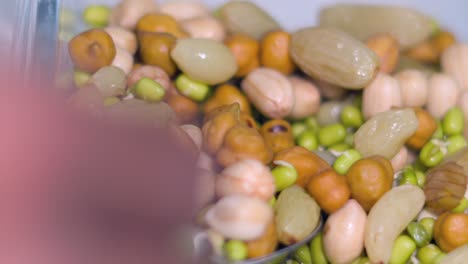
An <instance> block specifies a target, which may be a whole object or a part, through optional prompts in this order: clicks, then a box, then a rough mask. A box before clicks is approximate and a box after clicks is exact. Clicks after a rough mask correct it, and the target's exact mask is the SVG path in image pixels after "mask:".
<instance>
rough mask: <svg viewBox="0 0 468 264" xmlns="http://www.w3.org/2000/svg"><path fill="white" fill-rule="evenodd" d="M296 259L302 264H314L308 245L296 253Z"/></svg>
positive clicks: (301, 247)
mask: <svg viewBox="0 0 468 264" xmlns="http://www.w3.org/2000/svg"><path fill="white" fill-rule="evenodd" d="M294 259H296V260H297V261H299V262H300V263H302V264H312V257H311V255H310V251H309V247H307V245H302V246H300V247H299V248H298V249H297V250H296V251H295V252H294Z"/></svg>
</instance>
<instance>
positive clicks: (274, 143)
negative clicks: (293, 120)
mask: <svg viewBox="0 0 468 264" xmlns="http://www.w3.org/2000/svg"><path fill="white" fill-rule="evenodd" d="M260 132H261V134H262V136H263V138H264V139H265V141H266V143H267V144H268V146H269V147H270V148H271V150H272V151H273V153H275V154H276V153H278V152H280V151H281V150H284V149H287V148H290V147H293V146H294V136H293V134H292V130H291V125H290V124H289V123H288V122H287V121H285V120H282V119H273V120H270V121H268V122H266V123H265V124H263V126H262V128H261V129H260Z"/></svg>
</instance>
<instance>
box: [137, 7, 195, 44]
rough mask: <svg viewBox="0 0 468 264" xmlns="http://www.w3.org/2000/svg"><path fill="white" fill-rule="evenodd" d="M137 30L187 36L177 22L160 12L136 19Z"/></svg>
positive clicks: (181, 36)
mask: <svg viewBox="0 0 468 264" xmlns="http://www.w3.org/2000/svg"><path fill="white" fill-rule="evenodd" d="M136 30H137V32H147V33H168V34H171V35H173V36H174V37H176V38H185V37H187V36H188V34H187V32H185V31H184V30H183V29H182V27H181V26H180V25H179V23H178V22H177V21H176V20H175V19H174V18H173V17H172V16H170V15H166V14H162V13H151V14H147V15H144V16H143V17H142V18H140V19H139V20H138V23H137V26H136Z"/></svg>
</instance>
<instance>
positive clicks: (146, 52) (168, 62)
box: [138, 33, 177, 76]
mask: <svg viewBox="0 0 468 264" xmlns="http://www.w3.org/2000/svg"><path fill="white" fill-rule="evenodd" d="M138 39H139V41H140V57H141V59H142V61H143V63H145V64H149V65H155V66H159V67H161V68H162V69H164V70H165V71H166V72H167V74H169V76H173V75H174V74H175V73H176V71H177V66H176V64H175V63H174V61H173V60H172V58H171V55H170V53H171V50H172V49H173V48H174V46H175V44H176V38H175V37H174V36H172V35H170V34H167V33H140V34H138Z"/></svg>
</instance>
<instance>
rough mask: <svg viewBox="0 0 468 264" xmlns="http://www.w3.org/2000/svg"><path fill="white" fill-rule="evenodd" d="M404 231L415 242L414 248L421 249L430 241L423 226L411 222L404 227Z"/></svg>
mask: <svg viewBox="0 0 468 264" xmlns="http://www.w3.org/2000/svg"><path fill="white" fill-rule="evenodd" d="M406 231H407V232H408V234H409V235H410V236H411V238H412V239H413V240H414V241H415V242H416V246H418V247H423V246H425V245H427V244H429V242H430V241H431V236H430V235H429V234H428V233H427V232H426V229H425V228H424V226H423V225H421V224H420V223H417V222H411V223H409V225H408V226H407V227H406Z"/></svg>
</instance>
